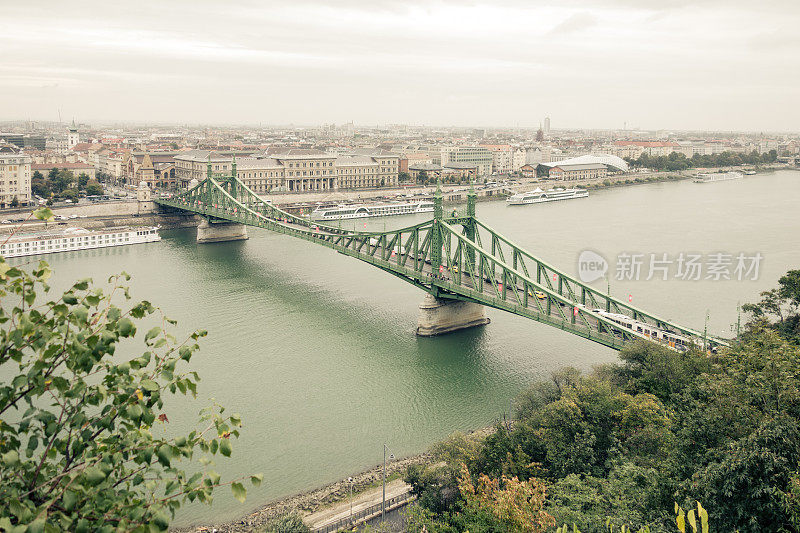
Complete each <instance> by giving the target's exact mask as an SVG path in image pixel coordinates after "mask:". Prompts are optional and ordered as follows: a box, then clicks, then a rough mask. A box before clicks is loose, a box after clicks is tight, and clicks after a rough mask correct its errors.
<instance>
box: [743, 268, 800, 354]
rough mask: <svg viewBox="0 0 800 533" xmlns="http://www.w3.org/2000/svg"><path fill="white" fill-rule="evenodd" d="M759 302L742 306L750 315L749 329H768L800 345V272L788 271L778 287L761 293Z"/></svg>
mask: <svg viewBox="0 0 800 533" xmlns="http://www.w3.org/2000/svg"><path fill="white" fill-rule="evenodd" d="M760 296H761V301H760V302H758V303H754V304H753V303H747V304H744V305H742V311H745V312H746V313H750V315H751V317H752V320H751V321H750V322H749V323H748V327H749V328H750V329H758V328H760V327H769V328H771V329H773V330H775V331H777V332H778V334H780V335H781V336H782V337H783V338H785V339H786V340H788V341H790V342H792V343H794V344H800V270H790V271H789V272H787V273H786V274H785V275H784V276H782V277H781V278H780V279H779V280H778V287H777V288H775V289H771V290H768V291H764V292H762V293H761V295H760Z"/></svg>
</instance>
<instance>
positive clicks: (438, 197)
mask: <svg viewBox="0 0 800 533" xmlns="http://www.w3.org/2000/svg"><path fill="white" fill-rule="evenodd" d="M443 211H444V210H443V208H442V188H441V186H440V184H439V179H438V178H437V179H436V193H435V194H434V195H433V227H432V228H431V272H432V275H433V277H432V279H431V292H430V293H428V294H427V295H425V299H424V300H423V301H422V303H421V304H420V306H419V320H418V321H417V335H419V336H420V337H433V336H434V335H441V334H443V333H450V332H453V331H458V330H460V329H466V328H471V327H475V326H483V325H485V324H488V323H489V322H490V320H489V318H487V317H486V313H485V310H484V307H483V306H482V305H481V304H477V303H474V302H465V301H462V300H456V299H453V298H448V297H447V295H448V293H447V288H446V287H447V282H448V281H449V280H448V277H447V276H448V273H446V271H445V272H443V273H442V274H441V275H440V273H439V269H440V267H441V266H442V233H441V231H442V230H441V224H442V223H443V220H442V219H443ZM467 215H468V216H469V217H470V220H469V222H468V223H467V226H466V229H467V236H468V237H469V238H470V239H471V240H475V218H474V217H475V189H474V188H473V187H472V184H471V183H470V193H469V195H467ZM470 232H471V233H470ZM467 260H468V261H470V262H471V265H472V266H473V268H474V265H475V254H474V251H473V253H471V254H469V255H468V259H467Z"/></svg>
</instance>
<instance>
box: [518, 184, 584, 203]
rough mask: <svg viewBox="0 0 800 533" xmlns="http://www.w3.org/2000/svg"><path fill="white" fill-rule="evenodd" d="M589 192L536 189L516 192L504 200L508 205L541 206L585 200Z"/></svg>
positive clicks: (582, 190)
mask: <svg viewBox="0 0 800 533" xmlns="http://www.w3.org/2000/svg"><path fill="white" fill-rule="evenodd" d="M587 196H589V191H587V190H586V189H561V188H556V189H550V190H549V191H543V190H542V189H540V188H538V187H537V188H536V189H535V190H533V191H528V192H518V193H517V194H513V195H511V196H509V197H508V198H506V202H507V203H508V205H527V204H541V203H544V202H557V201H559V200H572V199H573V198H586V197H587Z"/></svg>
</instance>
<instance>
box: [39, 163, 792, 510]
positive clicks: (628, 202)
mask: <svg viewBox="0 0 800 533" xmlns="http://www.w3.org/2000/svg"><path fill="white" fill-rule="evenodd" d="M798 198H800V172H798V171H779V172H775V173H772V174H763V175H758V176H748V177H746V178H745V179H742V180H736V181H727V182H719V183H712V184H694V183H692V182H690V181H683V182H668V183H656V184H648V185H638V186H633V187H624V188H613V189H605V190H600V191H593V192H592V193H591V196H590V197H589V198H588V199H580V200H574V201H567V202H556V203H551V204H541V205H535V206H520V207H509V206H506V205H505V203H504V202H486V203H479V204H478V216H479V218H480V219H481V220H483V221H484V222H485V223H487V224H488V225H490V226H491V227H493V228H495V229H496V230H498V231H499V232H500V233H502V234H504V235H505V236H506V237H508V238H510V239H511V240H513V241H515V242H516V243H518V244H520V245H521V246H522V247H524V248H526V249H527V250H529V251H531V252H532V253H533V254H535V255H538V256H540V257H542V258H544V259H545V260H547V261H549V262H550V263H551V264H553V265H555V266H557V267H560V268H562V269H564V270H565V271H566V272H567V273H570V274H573V275H575V274H577V258H578V255H579V253H580V252H581V251H583V250H586V249H590V250H593V251H595V252H598V253H600V254H601V255H603V256H604V257H605V258H607V260H608V261H609V263H610V272H609V274H610V275H609V278H610V280H609V281H610V286H611V291H612V293H615V294H617V295H618V296H622V297H624V298H628V297H629V295H630V297H631V298H632V301H633V303H634V304H635V305H637V306H640V307H642V308H644V309H647V310H648V311H651V312H653V313H656V314H658V315H659V316H662V317H665V318H671V319H674V320H676V321H678V322H679V323H681V324H683V325H686V326H691V327H694V328H696V329H700V330H702V329H703V327H704V323H705V320H706V316H707V314H708V317H709V319H708V331H709V333H711V334H716V335H720V334H722V335H730V334H731V324H734V323H735V322H736V318H737V311H736V306H737V303H738V302H748V301H755V300H757V298H758V293H759V291H762V290H765V289H767V288H771V287H773V286H775V285H776V281H777V278H778V277H779V276H780V275H782V274H783V273H785V272H786V271H787V270H788V269H790V268H797V267H798V266H799V265H800V247H798V246H797V236H798V235H800V215H798ZM424 216H430V214H427V215H420V216H408V217H397V218H391V219H386V220H382V219H371V220H368V221H367V223H366V224H367V227H368V228H372V229H382V228H384V227H389V228H393V227H402V226H406V225H410V224H412V223H414V222H417V221H419V220H422V219H423V218H424ZM363 224H364V222H363V221H358V222H357V223H354V222H349V223H347V224H344V226H345V227H347V226H348V225H349V226H353V225H357V227H358V228H359V229H361V228H363ZM248 231H249V232H250V239H249V240H248V241H244V242H232V243H220V244H213V245H197V244H196V243H195V242H194V233H195V230H193V229H190V230H172V231H164V232H162V236H163V240H162V241H161V242H160V243H153V244H146V245H138V246H131V247H120V248H112V249H105V250H93V251H85V252H69V253H62V254H56V255H51V256H49V257H48V258H47V260H48V261H49V262H50V263H51V264H52V265H53V267H54V269H55V272H56V274H55V278H54V282H53V283H54V285H56V286H57V287H63V286H64V285H65V284H66V283H67V282H68V281H70V280H73V279H75V278H78V277H92V278H94V279H95V281H98V282H100V281H102V280H105V279H106V278H107V277H108V276H109V275H110V274H112V273H115V272H119V271H122V270H125V271H127V272H129V273H130V274H131V275H132V276H133V280H132V284H133V295H134V297H135V298H138V299H148V300H151V301H153V302H154V303H155V304H156V305H158V306H160V307H161V308H162V309H163V310H164V311H165V313H166V314H167V315H168V316H169V317H171V318H174V319H177V320H178V322H179V331H181V332H184V333H186V332H188V331H190V330H192V329H202V328H204V329H207V330H208V332H209V335H208V337H207V338H206V339H204V340H203V342H202V349H201V351H200V352H199V353H198V354H197V355H196V356H195V359H193V361H192V363H193V367H194V369H195V370H197V371H198V372H199V374H200V376H201V377H202V379H203V381H202V382H201V386H200V389H199V395H198V400H197V401H195V402H189V401H183V400H180V401H177V402H175V403H174V405H173V406H172V410H171V411H170V412H169V418H170V421H171V426H172V427H174V428H177V429H183V428H185V427H188V424H189V422H190V421H191V420H194V419H195V417H196V413H197V411H198V410H199V409H200V408H201V407H202V406H204V405H206V404H207V403H208V400H209V398H214V399H216V400H217V401H218V402H220V403H221V404H223V405H225V406H226V407H227V408H228V409H229V410H230V411H232V412H239V413H241V414H242V417H243V420H244V429H243V432H242V438H240V439H239V440H238V441H236V442H234V455H233V457H232V458H231V459H224V460H223V459H220V460H218V461H217V469H218V470H219V471H220V472H221V473H222V474H223V477H228V478H230V477H231V476H237V475H241V474H246V473H254V472H262V473H263V474H264V482H263V485H262V486H261V487H260V488H258V489H251V490H250V493H249V496H248V500H247V502H246V503H245V504H239V503H238V502H236V501H235V500H234V499H233V498H232V497H230V495H229V493H228V491H227V489H226V490H222V491H220V493H219V494H218V495H216V498H215V502H214V506H213V507H212V508H208V507H205V506H191V507H189V508H188V509H185V510H183V511H181V514H180V515H179V517H178V521H177V523H178V524H184V525H185V524H189V523H196V522H203V521H214V522H218V521H223V520H227V519H232V518H235V517H237V516H240V515H242V514H245V513H246V512H248V511H250V510H251V509H253V508H255V507H257V506H259V505H260V504H262V503H264V502H266V501H268V500H272V499H276V498H279V497H282V496H286V495H289V494H293V493H297V492H300V491H303V490H305V489H309V488H312V487H315V486H318V485H321V484H323V483H327V482H331V481H335V480H337V479H342V478H346V477H347V476H348V475H349V474H352V473H353V472H356V471H359V470H361V469H362V468H365V467H368V466H371V465H375V464H377V463H379V462H380V461H381V460H382V457H383V444H384V443H386V444H387V445H388V447H389V450H390V452H391V453H394V454H395V455H397V456H405V455H410V454H414V453H417V452H421V451H423V450H425V449H426V448H427V447H428V446H429V445H430V444H432V443H434V442H436V441H437V440H440V439H442V438H444V437H446V436H447V435H448V434H450V433H451V432H454V431H458V430H460V431H463V430H468V429H471V428H478V427H482V426H485V425H487V424H490V423H492V422H493V421H494V420H496V419H498V418H499V417H501V416H502V415H503V413H505V412H507V411H508V408H509V401H510V399H511V398H513V397H514V396H516V395H517V394H519V393H520V392H521V391H523V390H524V389H525V388H526V387H527V386H529V385H530V384H531V383H533V382H535V381H537V380H541V379H544V378H546V377H547V376H548V375H549V373H550V372H552V371H553V370H556V369H558V368H559V367H562V366H565V365H572V366H575V367H578V368H581V369H590V368H591V367H592V365H595V364H598V363H605V362H610V361H614V360H615V358H616V353H615V352H613V351H611V350H609V349H607V348H604V347H602V346H600V345H597V344H594V343H591V342H588V341H586V340H584V339H581V338H578V337H574V336H572V335H570V334H568V333H565V332H563V331H560V330H558V329H555V328H551V327H549V326H545V325H541V324H538V323H536V322H533V321H529V320H526V319H523V318H520V317H516V316H513V315H510V314H506V313H503V312H499V311H495V310H492V309H489V310H488V311H487V314H488V316H489V317H490V318H491V319H492V323H491V324H490V325H489V326H486V327H483V328H479V329H474V330H470V331H463V332H458V333H454V334H451V335H447V336H443V337H440V338H431V339H423V338H417V337H416V336H415V335H414V328H415V326H416V319H417V312H418V308H417V307H418V305H419V303H420V302H421V301H422V299H423V296H424V294H423V293H422V292H420V291H418V290H417V289H415V288H414V287H412V286H411V285H408V284H406V283H404V282H402V281H401V280H399V279H397V278H395V277H393V276H390V275H388V274H386V273H383V272H381V271H379V270H378V269H375V268H373V267H370V266H369V265H367V264H364V263H361V262H359V261H357V260H354V259H352V258H349V257H346V256H343V255H340V254H337V253H334V252H332V251H330V250H328V249H327V248H323V247H319V246H316V245H314V244H311V243H308V242H305V241H301V240H297V239H293V238H291V237H287V236H283V235H278V234H273V233H270V232H267V231H265V230H258V229H252V228H250V229H249V230H248ZM682 252H683V253H685V254H689V253H695V252H696V253H701V254H712V253H718V252H723V253H729V254H733V255H734V256H735V255H737V254H739V253H740V252H741V253H745V254H746V255H747V256H748V257H750V256H752V255H754V254H755V253H760V254H761V255H762V256H763V260H761V262H760V264H759V276H758V279H757V280H754V281H753V280H742V281H739V280H737V279H735V277H736V275H735V272H734V267H735V260H734V264H733V265H731V266H730V271H731V274H733V277H734V279H732V280H720V281H715V280H713V279H701V280H699V281H689V280H682V279H674V270H675V268H677V266H676V265H673V266H672V271H670V273H669V277H670V279H668V280H667V281H662V280H661V279H660V274H659V275H658V276H655V278H654V279H652V280H650V281H646V280H645V279H644V278H646V277H647V274H648V263H649V254H651V253H653V254H656V255H657V257H658V258H659V259H661V255H662V254H663V253H667V254H668V258H672V259H675V258H676V257H677V256H678V254H680V253H682ZM620 253H629V254H634V253H640V254H644V265H643V267H642V274H641V278H640V280H639V281H635V280H617V279H616V267H615V265H616V264H617V263H619V262H620V261H619V260H618V258H619V254H620ZM704 260H705V259H704ZM751 275H752V274H751ZM702 277H703V278H705V272H703V276H702ZM596 284H597V287H598V288H602V289H605V288H606V281H604V280H598V281H597V282H596Z"/></svg>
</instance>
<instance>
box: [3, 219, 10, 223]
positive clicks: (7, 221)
mask: <svg viewBox="0 0 800 533" xmlns="http://www.w3.org/2000/svg"><path fill="white" fill-rule="evenodd" d="M3 224H11V221H10V220H8V219H6V220H4V221H3Z"/></svg>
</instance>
